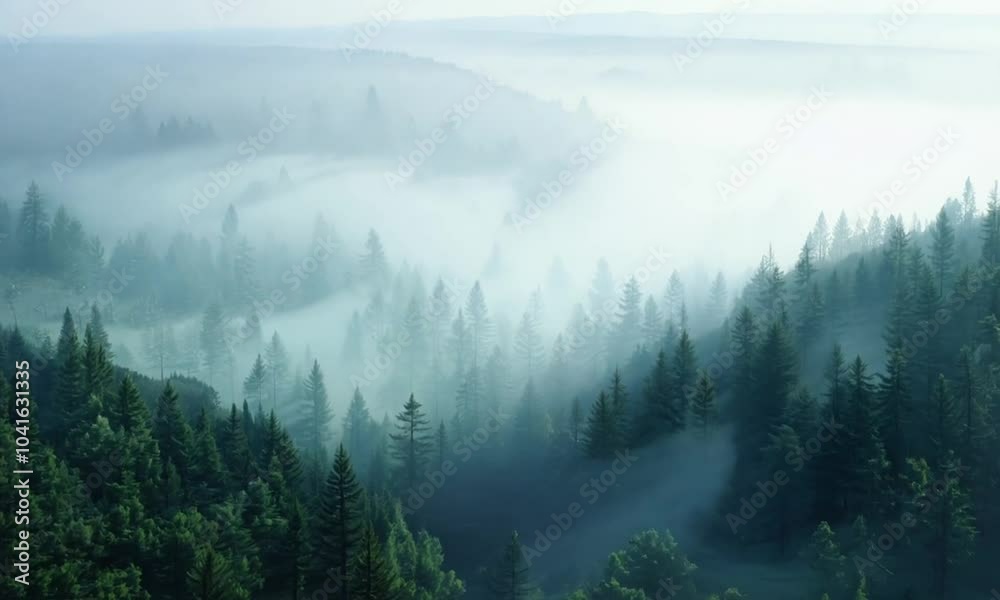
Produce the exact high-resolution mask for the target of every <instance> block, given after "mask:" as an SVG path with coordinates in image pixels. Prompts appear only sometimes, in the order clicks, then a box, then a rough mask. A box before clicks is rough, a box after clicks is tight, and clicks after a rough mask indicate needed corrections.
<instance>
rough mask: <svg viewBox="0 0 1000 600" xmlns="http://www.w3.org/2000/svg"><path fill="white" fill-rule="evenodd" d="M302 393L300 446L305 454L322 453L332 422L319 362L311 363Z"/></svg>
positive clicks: (331, 412)
mask: <svg viewBox="0 0 1000 600" xmlns="http://www.w3.org/2000/svg"><path fill="white" fill-rule="evenodd" d="M304 391H305V398H304V400H303V403H302V416H301V417H300V421H299V431H300V434H299V435H300V439H301V441H302V446H303V448H304V449H305V450H306V451H307V452H315V453H322V452H323V451H324V448H325V445H326V444H325V441H326V438H327V435H328V427H329V425H330V421H332V420H333V410H332V409H331V408H330V402H329V399H328V398H327V395H326V383H324V381H323V371H321V370H320V368H319V361H315V360H314V361H313V364H312V370H311V371H309V376H308V377H307V378H306V381H305V389H304Z"/></svg>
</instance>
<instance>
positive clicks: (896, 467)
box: [878, 349, 910, 475]
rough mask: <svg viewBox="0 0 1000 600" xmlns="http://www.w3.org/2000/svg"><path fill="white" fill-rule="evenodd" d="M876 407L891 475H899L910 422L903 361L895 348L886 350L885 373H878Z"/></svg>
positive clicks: (901, 354)
mask: <svg viewBox="0 0 1000 600" xmlns="http://www.w3.org/2000/svg"><path fill="white" fill-rule="evenodd" d="M878 404H879V416H880V417H881V421H880V422H881V425H880V427H879V431H880V435H881V437H882V439H884V440H885V446H886V455H887V457H888V459H889V465H890V466H891V468H892V473H893V475H899V474H900V473H901V472H902V470H903V466H904V462H905V460H906V457H907V455H908V454H909V450H908V448H907V435H906V432H907V425H908V424H909V421H910V390H909V384H908V382H907V369H906V359H905V358H904V356H903V352H902V351H901V350H899V349H890V350H889V359H888V361H887V363H886V366H885V373H882V374H879V384H878Z"/></svg>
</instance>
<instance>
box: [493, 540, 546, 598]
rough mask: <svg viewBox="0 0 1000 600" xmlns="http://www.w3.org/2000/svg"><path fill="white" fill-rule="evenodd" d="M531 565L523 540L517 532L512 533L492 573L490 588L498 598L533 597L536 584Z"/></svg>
mask: <svg viewBox="0 0 1000 600" xmlns="http://www.w3.org/2000/svg"><path fill="white" fill-rule="evenodd" d="M529 570H530V569H529V565H528V564H527V563H526V562H525V560H524V552H523V550H522V549H521V541H520V540H519V539H518V536H517V532H516V531H515V532H514V533H512V534H511V536H510V541H509V542H508V543H507V545H506V546H505V547H504V550H503V554H502V555H501V557H500V560H499V562H498V563H497V565H496V566H495V567H493V570H492V572H491V574H490V580H489V589H490V592H491V593H492V596H491V597H493V598H497V599H498V600H522V599H527V598H532V597H533V595H534V594H535V593H536V590H537V588H536V586H535V585H534V584H533V583H532V582H531V578H530V576H529Z"/></svg>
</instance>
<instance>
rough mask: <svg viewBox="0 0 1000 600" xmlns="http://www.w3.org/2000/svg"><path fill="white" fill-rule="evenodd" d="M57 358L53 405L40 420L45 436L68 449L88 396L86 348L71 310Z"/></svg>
mask: <svg viewBox="0 0 1000 600" xmlns="http://www.w3.org/2000/svg"><path fill="white" fill-rule="evenodd" d="M56 359H57V361H59V362H58V367H59V371H58V374H57V383H56V390H55V394H54V398H53V400H54V402H53V403H52V404H53V406H52V408H51V410H43V411H42V414H41V415H40V419H42V423H41V424H42V431H43V432H45V433H46V438H47V439H48V440H50V441H51V442H52V443H53V444H54V445H55V446H56V447H57V448H65V447H66V446H65V445H66V444H67V443H68V442H69V441H70V440H68V439H67V438H66V435H67V434H68V433H69V431H70V429H72V428H73V426H74V425H76V423H77V422H78V420H79V418H80V417H81V416H82V415H83V414H84V413H85V409H86V399H87V396H86V382H85V373H84V364H83V350H82V349H81V347H80V342H79V339H78V338H77V335H76V330H75V329H74V327H73V321H72V317H70V314H69V310H68V309H67V311H66V313H65V315H64V317H63V330H62V333H60V335H59V342H58V349H57V354H56ZM137 393H138V392H137ZM43 406H44V404H43Z"/></svg>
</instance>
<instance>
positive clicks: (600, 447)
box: [583, 390, 621, 458]
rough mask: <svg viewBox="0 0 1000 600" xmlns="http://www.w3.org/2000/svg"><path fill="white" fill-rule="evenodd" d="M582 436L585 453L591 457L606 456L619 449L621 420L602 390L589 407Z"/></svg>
mask: <svg viewBox="0 0 1000 600" xmlns="http://www.w3.org/2000/svg"><path fill="white" fill-rule="evenodd" d="M583 437H584V447H585V448H586V452H587V455H588V456H590V457H591V458H606V457H609V456H612V455H613V454H614V452H615V450H617V449H619V442H620V440H621V422H620V420H619V418H618V414H617V412H616V411H615V408H614V406H613V405H612V403H611V401H610V400H609V398H608V394H607V393H606V392H604V391H603V390H602V391H601V393H600V394H599V395H598V397H597V402H595V403H594V406H593V407H592V408H591V409H590V415H589V416H588V417H587V426H586V429H585V431H584V434H583Z"/></svg>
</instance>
